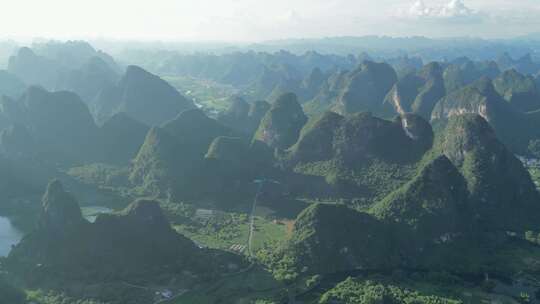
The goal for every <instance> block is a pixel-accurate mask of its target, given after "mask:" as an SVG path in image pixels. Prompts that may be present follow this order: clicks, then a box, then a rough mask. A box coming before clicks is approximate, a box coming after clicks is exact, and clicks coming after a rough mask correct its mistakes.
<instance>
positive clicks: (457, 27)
mask: <svg viewBox="0 0 540 304" xmlns="http://www.w3.org/2000/svg"><path fill="white" fill-rule="evenodd" d="M0 28H1V29H2V30H1V31H0V38H13V39H31V38H35V37H43V38H56V39H76V38H80V39H85V38H107V39H127V40H177V41H181V40H184V41H263V40H275V39H286V38H319V37H328V36H361V35H388V36H413V35H414V36H416V35H424V36H430V37H450V36H474V37H485V38H505V37H514V36H520V35H525V34H530V33H536V32H540V1H539V0H513V1H509V0H377V1H372V0H273V1H255V0H196V1H194V0H154V1H143V0H114V1H111V0H93V1H74V0H48V1H35V0H17V1H14V0H6V1H5V2H4V3H3V9H2V10H1V11H0Z"/></svg>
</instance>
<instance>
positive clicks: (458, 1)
mask: <svg viewBox="0 0 540 304" xmlns="http://www.w3.org/2000/svg"><path fill="white" fill-rule="evenodd" d="M398 15H399V16H400V17H405V18H417V19H431V20H450V19H451V20H455V19H461V20H467V19H475V20H480V19H481V17H482V16H483V14H482V13H481V12H478V11H476V10H473V9H471V8H469V7H468V6H466V5H465V3H464V2H463V0H450V1H449V2H447V3H444V4H442V5H437V4H435V5H426V3H425V2H424V1H423V0H416V1H415V2H414V3H413V4H412V5H411V6H410V7H409V8H408V9H407V10H405V11H401V12H399V14H398Z"/></svg>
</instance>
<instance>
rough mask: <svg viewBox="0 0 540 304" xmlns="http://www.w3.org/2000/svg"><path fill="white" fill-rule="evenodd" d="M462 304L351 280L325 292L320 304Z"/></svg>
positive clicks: (378, 283) (438, 296) (391, 287)
mask: <svg viewBox="0 0 540 304" xmlns="http://www.w3.org/2000/svg"><path fill="white" fill-rule="evenodd" d="M335 302H339V303H343V304H376V303H384V304H413V303H414V304H462V303H464V302H462V301H460V300H455V299H452V298H451V297H445V296H441V295H436V294H427V293H424V292H419V291H416V290H411V289H408V288H404V287H401V286H399V285H397V286H396V285H392V284H385V283H381V282H377V281H371V280H362V279H352V278H348V279H347V280H345V281H343V282H341V283H339V284H338V285H336V287H334V288H333V289H331V290H330V291H328V292H326V293H325V294H324V295H323V296H322V297H321V299H320V301H319V303H320V304H329V303H335Z"/></svg>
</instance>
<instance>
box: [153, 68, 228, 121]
mask: <svg viewBox="0 0 540 304" xmlns="http://www.w3.org/2000/svg"><path fill="white" fill-rule="evenodd" d="M163 79H164V80H165V81H167V82H169V83H170V84H171V85H172V86H174V87H175V88H176V89H177V90H178V91H180V92H182V93H183V94H184V95H185V96H187V97H189V98H191V99H193V101H194V102H195V103H196V104H198V105H200V106H202V108H203V109H204V110H205V111H207V112H214V113H217V112H222V111H225V110H227V108H228V107H229V106H230V99H229V97H230V96H232V95H234V94H236V93H237V90H236V89H235V88H234V87H233V86H231V85H226V84H221V83H217V82H215V81H212V80H208V79H201V78H195V77H190V76H179V75H175V76H163Z"/></svg>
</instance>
